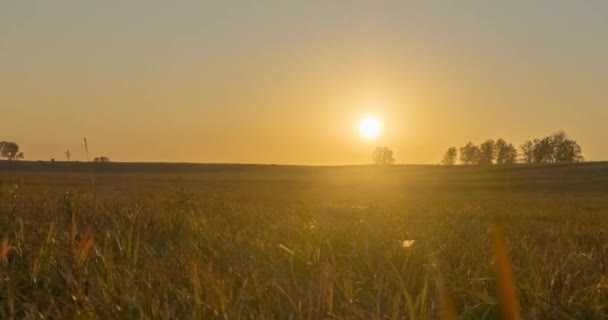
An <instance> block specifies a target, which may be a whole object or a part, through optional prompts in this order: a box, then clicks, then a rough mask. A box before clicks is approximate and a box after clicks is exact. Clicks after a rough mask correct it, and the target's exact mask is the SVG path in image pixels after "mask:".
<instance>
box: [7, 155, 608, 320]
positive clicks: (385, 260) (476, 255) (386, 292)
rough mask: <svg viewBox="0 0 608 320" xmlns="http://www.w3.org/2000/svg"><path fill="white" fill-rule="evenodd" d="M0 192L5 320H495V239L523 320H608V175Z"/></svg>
mask: <svg viewBox="0 0 608 320" xmlns="http://www.w3.org/2000/svg"><path fill="white" fill-rule="evenodd" d="M0 181H1V186H0V235H1V236H2V237H3V238H2V239H3V240H2V244H1V247H0V318H2V319H8V318H11V317H13V318H18V319H21V318H29V319H33V318H52V319H72V318H83V319H88V318H98V319H140V318H144V319H173V318H186V319H189V318H195V319H196V318H199V319H211V318H219V319H334V318H336V319H439V318H442V317H446V318H449V317H450V316H451V315H452V314H451V313H455V314H457V316H458V317H459V318H461V319H497V318H500V317H501V310H505V309H506V308H502V309H501V303H504V302H505V301H504V299H501V298H499V297H500V296H501V295H500V293H501V292H502V291H501V290H499V288H500V284H501V282H505V280H504V279H503V278H502V277H501V276H499V277H498V279H499V280H498V281H497V276H496V274H497V273H496V270H497V269H500V263H495V261H500V253H499V252H497V246H498V248H500V245H499V244H500V243H502V242H501V241H500V239H505V238H506V242H505V243H506V245H505V248H508V251H509V252H508V254H509V255H510V257H509V259H508V260H507V262H510V263H508V267H509V268H510V269H512V271H513V275H514V280H513V281H512V282H511V283H514V285H515V288H516V294H517V300H518V303H519V307H520V313H521V315H522V317H523V318H526V319H599V318H607V317H608V280H607V279H606V276H607V275H608V272H607V270H606V268H607V267H608V258H607V257H606V255H607V254H608V252H606V250H607V248H608V240H607V239H606V235H605V234H604V233H603V232H605V230H608V229H607V227H608V219H607V216H608V163H585V164H572V165H544V166H531V165H515V166H487V167H484V166H481V167H476V166H470V167H467V166H456V167H439V166H386V167H382V166H381V167H373V166H352V167H296V166H254V165H194V164H118V163H116V164H113V163H109V164H93V163H59V162H58V163H35V162H0ZM493 226H498V227H493ZM497 230H502V231H503V233H504V235H505V237H504V238H501V237H500V236H497V234H496V232H497ZM497 239H498V240H497ZM409 240H413V242H412V241H409ZM505 243H503V244H505ZM507 280H508V279H507ZM507 282H508V281H507ZM507 284H508V283H507Z"/></svg>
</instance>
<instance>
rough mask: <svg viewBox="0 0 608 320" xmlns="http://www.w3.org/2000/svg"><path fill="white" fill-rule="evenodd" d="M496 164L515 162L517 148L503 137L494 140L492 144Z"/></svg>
mask: <svg viewBox="0 0 608 320" xmlns="http://www.w3.org/2000/svg"><path fill="white" fill-rule="evenodd" d="M494 148H495V152H496V163H497V164H512V163H516V162H517V149H515V147H514V146H513V144H511V143H507V142H506V141H505V140H503V139H498V140H496V143H495V145H494Z"/></svg>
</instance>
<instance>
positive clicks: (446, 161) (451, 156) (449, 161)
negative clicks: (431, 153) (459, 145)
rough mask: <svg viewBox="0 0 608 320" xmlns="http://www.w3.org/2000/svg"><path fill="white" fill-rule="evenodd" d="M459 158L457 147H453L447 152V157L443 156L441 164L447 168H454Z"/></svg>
mask: <svg viewBox="0 0 608 320" xmlns="http://www.w3.org/2000/svg"><path fill="white" fill-rule="evenodd" d="M457 157H458V151H457V150H456V147H451V148H449V149H448V150H447V151H446V152H445V155H444V156H443V160H441V163H442V164H443V165H446V166H453V165H455V164H456V158H457Z"/></svg>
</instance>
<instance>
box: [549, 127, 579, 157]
mask: <svg viewBox="0 0 608 320" xmlns="http://www.w3.org/2000/svg"><path fill="white" fill-rule="evenodd" d="M550 139H551V143H552V145H553V160H554V161H555V162H581V161H584V160H585V159H584V158H583V155H582V150H581V146H579V145H578V143H577V142H576V141H574V140H571V139H568V136H567V135H566V133H565V132H563V131H558V132H556V133H554V134H553V135H552V136H551V137H550Z"/></svg>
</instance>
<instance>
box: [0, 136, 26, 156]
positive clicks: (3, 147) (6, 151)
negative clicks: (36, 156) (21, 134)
mask: <svg viewBox="0 0 608 320" xmlns="http://www.w3.org/2000/svg"><path fill="white" fill-rule="evenodd" d="M0 158H4V159H7V160H22V159H23V158H24V156H23V152H19V145H18V144H16V143H14V142H6V141H0Z"/></svg>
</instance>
